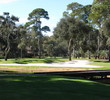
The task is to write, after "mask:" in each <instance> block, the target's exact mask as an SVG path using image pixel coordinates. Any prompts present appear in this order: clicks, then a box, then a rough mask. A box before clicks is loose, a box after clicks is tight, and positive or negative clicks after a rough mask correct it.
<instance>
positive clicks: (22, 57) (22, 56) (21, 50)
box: [21, 48, 23, 58]
mask: <svg viewBox="0 0 110 100" xmlns="http://www.w3.org/2000/svg"><path fill="white" fill-rule="evenodd" d="M21 58H23V50H22V48H21Z"/></svg>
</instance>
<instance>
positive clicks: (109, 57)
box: [108, 46, 110, 62]
mask: <svg viewBox="0 0 110 100" xmlns="http://www.w3.org/2000/svg"><path fill="white" fill-rule="evenodd" d="M108 51H109V52H108V60H109V62H110V46H109V49H108Z"/></svg>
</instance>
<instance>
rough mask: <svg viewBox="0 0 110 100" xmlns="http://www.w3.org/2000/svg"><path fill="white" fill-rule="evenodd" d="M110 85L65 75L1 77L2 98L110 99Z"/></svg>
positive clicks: (0, 93) (41, 99)
mask: <svg viewBox="0 0 110 100" xmlns="http://www.w3.org/2000/svg"><path fill="white" fill-rule="evenodd" d="M109 93H110V85H104V84H99V83H95V82H92V81H87V80H83V79H77V78H71V77H63V76H47V75H45V76H44V75H41V76H39V75H38V76H13V77H12V76H3V77H0V98H1V100H15V99H16V100H35V99H36V98H37V100H73V99H74V100H109V99H110V95H109Z"/></svg>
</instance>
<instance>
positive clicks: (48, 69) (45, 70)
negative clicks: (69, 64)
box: [0, 67, 92, 73]
mask: <svg viewBox="0 0 110 100" xmlns="http://www.w3.org/2000/svg"><path fill="white" fill-rule="evenodd" d="M0 70H2V71H3V70H4V71H17V72H30V73H31V72H59V71H79V70H87V69H80V68H25V67H24V68H23V67H22V68H20V67H0ZM88 70H92V69H88Z"/></svg>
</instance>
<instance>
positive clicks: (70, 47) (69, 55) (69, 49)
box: [68, 39, 73, 61]
mask: <svg viewBox="0 0 110 100" xmlns="http://www.w3.org/2000/svg"><path fill="white" fill-rule="evenodd" d="M72 49H73V48H72V39H70V40H69V45H68V57H69V61H71V60H72V59H71V54H72Z"/></svg>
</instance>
